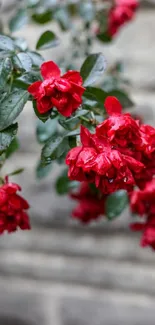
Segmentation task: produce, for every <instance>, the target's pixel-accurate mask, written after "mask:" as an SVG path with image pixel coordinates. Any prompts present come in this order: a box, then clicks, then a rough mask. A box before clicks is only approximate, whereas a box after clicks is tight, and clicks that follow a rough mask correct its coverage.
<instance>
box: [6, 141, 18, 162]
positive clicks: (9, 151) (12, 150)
mask: <svg viewBox="0 0 155 325" xmlns="http://www.w3.org/2000/svg"><path fill="white" fill-rule="evenodd" d="M18 149H19V142H18V139H17V137H15V138H14V139H13V140H12V142H11V144H10V146H9V147H8V149H7V150H6V159H8V158H9V157H10V156H12V155H13V154H14V153H15V152H16V151H17V150H18Z"/></svg>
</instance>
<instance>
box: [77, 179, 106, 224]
mask: <svg viewBox="0 0 155 325" xmlns="http://www.w3.org/2000/svg"><path fill="white" fill-rule="evenodd" d="M71 197H72V198H73V199H76V200H78V201H79V204H78V205H77V207H76V208H75V209H74V210H73V211H72V217H73V218H75V219H78V220H80V221H81V222H83V223H88V222H90V221H93V220H96V219H98V218H99V217H100V216H101V215H103V214H104V203H105V199H104V198H103V196H102V195H101V193H99V192H98V191H95V192H94V191H93V190H92V189H91V188H90V186H89V185H88V183H86V182H83V183H82V184H81V187H80V189H79V191H78V192H76V193H71Z"/></svg>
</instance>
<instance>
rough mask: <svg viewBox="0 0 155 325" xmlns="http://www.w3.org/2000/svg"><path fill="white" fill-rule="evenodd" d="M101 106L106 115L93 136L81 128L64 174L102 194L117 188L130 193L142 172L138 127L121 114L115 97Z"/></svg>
mask: <svg viewBox="0 0 155 325" xmlns="http://www.w3.org/2000/svg"><path fill="white" fill-rule="evenodd" d="M104 105H105V108H106V110H107V113H108V114H109V115H110V116H109V118H107V119H106V120H105V121H104V122H103V123H101V124H99V125H98V126H97V127H96V131H95V134H91V133H90V132H89V130H88V129H86V128H85V127H83V126H81V134H80V137H81V146H79V147H76V148H73V149H71V150H70V151H69V153H68V155H67V157H66V163H67V165H69V173H68V175H69V178H70V179H71V180H78V181H87V182H89V183H93V184H95V185H96V187H97V188H98V189H100V191H101V192H102V193H103V194H106V195H107V194H110V193H112V192H114V191H116V190H119V189H125V190H127V191H128V192H131V191H132V190H133V187H134V186H135V185H136V184H137V181H139V180H141V178H142V176H143V177H144V175H145V173H146V167H145V164H144V163H143V161H142V156H143V155H142V154H143V150H144V145H143V141H142V136H141V131H140V128H141V127H140V126H139V122H138V121H136V120H134V119H133V118H132V117H131V116H130V114H121V109H122V107H121V104H120V103H119V101H118V100H117V99H116V98H115V97H107V99H106V101H105V104H104Z"/></svg>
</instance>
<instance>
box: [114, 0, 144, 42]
mask: <svg viewBox="0 0 155 325" xmlns="http://www.w3.org/2000/svg"><path fill="white" fill-rule="evenodd" d="M115 2H116V4H115V6H114V7H113V8H112V9H111V10H110V13H109V22H108V33H109V35H110V36H114V35H115V34H116V33H117V31H118V30H119V28H120V27H121V26H122V25H124V24H125V23H127V22H128V21H130V20H131V19H132V18H133V16H134V14H135V10H136V9H137V7H138V1H136V0H115Z"/></svg>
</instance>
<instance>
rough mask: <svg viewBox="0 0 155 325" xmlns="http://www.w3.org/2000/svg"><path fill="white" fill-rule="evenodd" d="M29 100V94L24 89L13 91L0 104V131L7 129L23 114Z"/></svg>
mask: <svg viewBox="0 0 155 325" xmlns="http://www.w3.org/2000/svg"><path fill="white" fill-rule="evenodd" d="M28 98H29V93H28V92H27V91H24V90H22V89H15V90H13V91H12V92H11V93H10V94H9V95H8V96H7V97H5V98H4V100H3V101H2V102H1V103H0V131H1V130H3V129H5V128H7V127H8V126H9V125H11V124H12V122H13V121H14V120H15V119H16V118H17V116H18V115H19V114H20V113H21V111H22V110H23V108H24V105H25V104H26V102H27V100H28Z"/></svg>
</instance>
